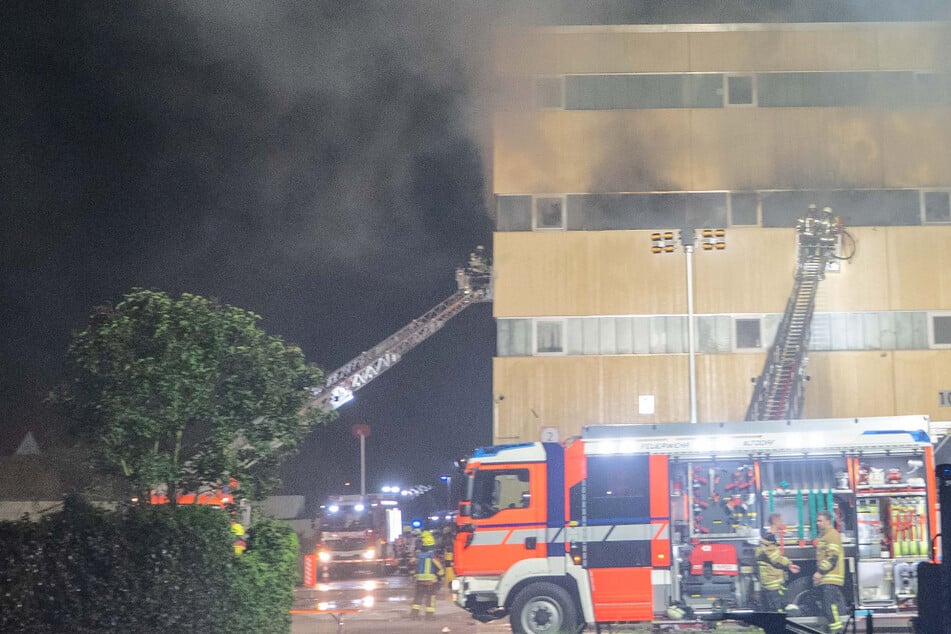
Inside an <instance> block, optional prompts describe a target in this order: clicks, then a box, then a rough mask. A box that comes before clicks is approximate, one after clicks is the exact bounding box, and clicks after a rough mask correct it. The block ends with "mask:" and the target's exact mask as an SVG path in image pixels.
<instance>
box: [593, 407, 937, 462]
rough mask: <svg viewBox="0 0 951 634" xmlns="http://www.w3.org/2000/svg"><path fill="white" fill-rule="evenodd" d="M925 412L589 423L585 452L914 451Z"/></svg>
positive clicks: (923, 433)
mask: <svg viewBox="0 0 951 634" xmlns="http://www.w3.org/2000/svg"><path fill="white" fill-rule="evenodd" d="M928 427H929V421H928V417H927V416H883V417H875V418H824V419H809V420H784V421H757V422H739V423H697V424H694V425H689V424H684V423H668V424H659V425H643V424H642V425H589V426H586V427H584V428H583V429H582V433H581V438H582V439H583V440H584V442H585V453H587V454H612V453H663V454H669V455H683V454H689V455H704V454H707V455H717V456H730V455H733V456H749V455H751V454H752V455H756V454H770V455H783V454H786V455H797V456H802V455H804V454H810V453H822V454H828V453H832V452H835V453H839V452H849V453H851V452H862V453H864V454H869V453H887V452H891V451H915V450H918V449H920V448H921V447H923V446H927V445H929V444H930V442H931V441H930V438H929V435H928Z"/></svg>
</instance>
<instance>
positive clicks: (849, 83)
mask: <svg viewBox="0 0 951 634" xmlns="http://www.w3.org/2000/svg"><path fill="white" fill-rule="evenodd" d="M533 82H534V83H533V94H534V102H535V107H536V108H558V109H564V110H634V109H646V108H729V107H753V106H756V107H760V108H800V107H862V106H867V107H889V108H901V107H913V106H929V105H935V104H948V103H951V98H949V96H951V90H949V84H951V82H949V75H948V74H947V73H932V72H916V71H845V72H841V71H813V72H792V73H790V72H772V73H752V74H724V73H670V74H663V73H658V74H611V75H564V76H556V77H537V78H535V79H534V80H533Z"/></svg>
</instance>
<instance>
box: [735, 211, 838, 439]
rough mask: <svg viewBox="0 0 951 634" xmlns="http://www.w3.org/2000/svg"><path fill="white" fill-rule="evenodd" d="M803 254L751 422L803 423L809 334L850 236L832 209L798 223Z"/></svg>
mask: <svg viewBox="0 0 951 634" xmlns="http://www.w3.org/2000/svg"><path fill="white" fill-rule="evenodd" d="M796 234H797V240H798V245H799V246H798V252H797V258H796V260H797V261H796V276H795V282H794V284H793V291H792V294H791V295H790V296H789V301H788V302H787V303H786V312H785V313H783V318H782V321H781V322H780V324H779V328H778V329H777V331H776V339H775V341H774V343H773V346H772V348H771V349H770V351H769V355H768V356H767V357H766V364H765V365H764V367H763V373H762V374H760V376H759V378H757V379H756V387H755V388H754V390H753V397H752V399H751V400H750V405H749V408H748V409H747V410H746V420H748V421H756V420H788V419H795V418H799V416H800V414H801V413H802V404H803V397H804V393H805V382H806V380H807V379H808V377H807V376H806V363H807V361H808V356H807V355H808V350H809V335H810V329H811V326H812V315H813V312H814V310H815V304H816V291H817V290H818V288H819V282H821V281H822V280H823V278H824V277H825V272H826V267H827V266H828V264H829V262H830V261H832V260H834V259H840V258H839V256H837V255H836V246H837V244H838V242H839V238H840V236H842V235H847V234H846V233H845V230H844V229H843V228H842V226H841V225H840V224H839V222H838V219H837V218H834V217H833V216H832V210H831V209H830V208H828V207H826V208H825V209H823V210H822V211H821V212H818V211H817V210H816V206H815V205H810V206H809V211H808V213H807V214H806V216H805V217H804V218H800V219H799V220H798V221H797V223H796Z"/></svg>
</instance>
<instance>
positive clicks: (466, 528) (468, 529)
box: [458, 522, 475, 533]
mask: <svg viewBox="0 0 951 634" xmlns="http://www.w3.org/2000/svg"><path fill="white" fill-rule="evenodd" d="M458 531H459V532H460V533H474V532H475V524H473V523H472V522H469V523H467V524H463V525H462V526H460V527H459V529H458Z"/></svg>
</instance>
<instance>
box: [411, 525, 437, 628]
mask: <svg viewBox="0 0 951 634" xmlns="http://www.w3.org/2000/svg"><path fill="white" fill-rule="evenodd" d="M442 575H443V565H442V562H441V561H439V556H438V555H437V554H436V538H434V537H433V534H432V533H430V532H429V531H423V532H422V535H420V549H419V554H418V555H417V556H416V596H415V597H414V598H413V606H412V607H411V608H410V618H414V619H418V618H419V617H420V614H419V613H420V609H421V608H422V607H423V605H424V604H425V606H426V618H427V619H432V618H435V617H436V592H437V591H438V590H439V579H440V577H442Z"/></svg>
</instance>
